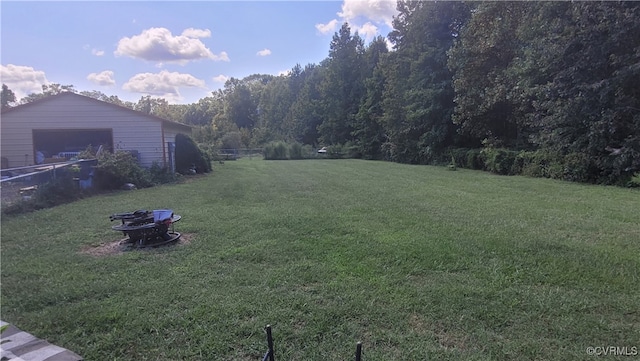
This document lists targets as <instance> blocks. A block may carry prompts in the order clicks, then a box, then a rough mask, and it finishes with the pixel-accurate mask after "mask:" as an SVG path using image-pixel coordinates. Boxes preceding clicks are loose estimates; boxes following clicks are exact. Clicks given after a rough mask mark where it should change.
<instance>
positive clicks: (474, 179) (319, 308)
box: [1, 159, 640, 361]
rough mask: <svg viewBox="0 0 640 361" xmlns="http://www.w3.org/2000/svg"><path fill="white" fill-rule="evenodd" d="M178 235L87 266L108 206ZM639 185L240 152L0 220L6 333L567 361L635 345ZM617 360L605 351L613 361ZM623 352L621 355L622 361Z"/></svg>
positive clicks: (125, 349) (104, 240) (290, 353)
mask: <svg viewBox="0 0 640 361" xmlns="http://www.w3.org/2000/svg"><path fill="white" fill-rule="evenodd" d="M157 208H171V209H173V210H174V211H175V212H176V213H177V214H180V215H182V217H183V218H182V220H181V221H180V222H178V223H177V224H176V230H177V231H179V232H182V233H183V235H185V240H188V242H182V244H178V245H175V246H171V247H163V248H156V249H152V250H145V251H128V252H122V253H116V254H99V255H94V254H89V253H86V252H87V251H88V250H91V249H95V248H96V247H99V246H101V245H104V244H108V243H109V242H113V241H115V240H118V239H120V238H122V235H121V234H119V233H117V232H115V231H113V230H111V228H110V227H111V226H112V225H113V224H115V223H111V222H110V221H109V215H110V214H112V213H118V212H126V211H134V210H136V209H150V210H151V209H157ZM639 210H640V192H639V191H638V190H631V189H623V188H614V187H601V186H592V185H581V184H574V183H566V182H558V181H552V180H547V179H531V178H524V177H503V176H496V175H491V174H488V173H483V172H476V171H469V170H458V171H455V172H454V171H449V170H447V169H446V168H443V167H430V166H411V165H402V164H394V163H386V162H371V161H358V160H306V161H264V160H256V159H253V160H239V161H236V162H226V163H225V164H224V165H217V164H216V167H215V170H214V172H213V173H212V174H211V175H208V176H203V177H196V178H192V179H189V180H188V181H186V182H185V183H182V184H178V185H171V186H162V187H156V188H150V189H144V190H137V191H130V192H118V193H114V194H108V195H103V196H98V197H93V198H89V199H85V200H82V201H79V202H76V203H73V204H68V205H64V206H60V207H57V208H54V209H48V210H43V211H39V212H35V213H32V214H27V215H22V216H17V217H16V216H14V217H7V216H5V217H3V218H2V240H1V241H2V244H1V247H2V248H1V250H2V254H1V257H2V259H1V261H2V263H1V271H2V290H1V291H2V309H1V311H2V315H1V318H2V319H3V320H4V321H7V322H10V323H14V324H15V325H16V326H18V327H19V328H21V329H23V330H25V331H27V332H30V333H33V334H34V335H36V336H38V337H41V338H44V339H47V340H48V341H50V342H52V343H54V344H57V345H59V346H63V347H66V348H69V349H71V350H72V351H74V352H76V353H78V354H80V355H82V356H84V357H85V358H86V360H258V359H260V358H261V357H262V355H263V354H264V352H265V351H266V347H267V346H266V341H265V334H264V331H263V328H264V326H265V325H267V324H271V325H272V326H273V335H274V339H275V348H276V360H282V361H284V360H350V359H353V355H354V352H355V345H356V342H358V341H361V342H362V344H363V360H366V361H369V360H584V359H590V358H593V356H590V355H588V354H587V351H586V350H587V348H588V347H609V346H614V347H626V348H627V349H628V352H632V347H640V213H639ZM613 359H615V357H613ZM621 359H629V357H626V358H625V357H622V358H621Z"/></svg>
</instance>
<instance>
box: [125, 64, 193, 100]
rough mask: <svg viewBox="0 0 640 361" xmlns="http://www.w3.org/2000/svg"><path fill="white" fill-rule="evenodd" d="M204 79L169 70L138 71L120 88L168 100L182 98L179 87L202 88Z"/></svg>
mask: <svg viewBox="0 0 640 361" xmlns="http://www.w3.org/2000/svg"><path fill="white" fill-rule="evenodd" d="M204 87H205V83H204V80H201V79H198V78H196V77H194V76H193V75H191V74H184V73H177V72H169V71H167V70H162V71H161V72H159V73H139V74H136V75H134V76H133V77H131V79H129V80H128V81H127V82H126V83H124V84H123V85H122V89H124V90H127V91H130V92H132V93H141V94H144V95H151V96H156V97H162V98H166V99H167V100H168V101H179V100H180V99H182V97H181V95H180V91H179V90H180V88H204Z"/></svg>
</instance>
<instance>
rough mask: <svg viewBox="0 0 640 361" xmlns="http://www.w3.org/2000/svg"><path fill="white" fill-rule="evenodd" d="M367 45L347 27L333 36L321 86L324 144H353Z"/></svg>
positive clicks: (321, 131)
mask: <svg viewBox="0 0 640 361" xmlns="http://www.w3.org/2000/svg"><path fill="white" fill-rule="evenodd" d="M363 53H364V42H363V40H362V38H360V36H359V35H358V33H356V34H354V35H351V28H350V27H349V24H347V23H344V24H343V25H342V27H341V28H340V30H339V31H338V32H337V33H335V34H334V35H333V39H332V40H331V44H330V47H329V58H328V59H327V60H326V63H325V66H326V71H325V72H324V73H323V74H324V79H323V81H322V84H321V92H322V99H323V101H324V104H323V107H324V114H325V117H324V119H323V121H322V123H321V124H320V126H319V127H318V132H319V134H320V138H321V142H322V143H323V144H343V143H345V142H347V141H350V140H352V139H353V138H352V135H351V133H352V131H353V123H354V119H355V116H356V114H357V113H358V108H359V105H360V102H361V100H362V97H363V96H364V77H363V74H364V73H363V69H364V66H363V65H364V61H363Z"/></svg>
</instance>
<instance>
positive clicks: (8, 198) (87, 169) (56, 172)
mask: <svg viewBox="0 0 640 361" xmlns="http://www.w3.org/2000/svg"><path fill="white" fill-rule="evenodd" d="M96 164H97V160H95V159H89V160H74V161H66V162H60V163H50V164H39V165H34V166H28V167H18V168H8V169H2V170H0V176H1V179H0V194H1V198H2V204H8V203H13V202H15V201H17V200H20V199H29V198H30V197H31V196H32V195H33V193H35V191H36V190H37V189H38V187H39V186H41V185H43V184H45V183H48V182H51V181H54V180H55V179H56V178H57V177H61V176H65V175H68V174H71V175H72V176H73V178H74V180H76V181H77V184H78V187H79V188H89V187H91V179H92V176H93V172H92V171H93V166H95V165H96ZM74 165H75V166H76V167H74V168H73V169H72V168H71V166H74Z"/></svg>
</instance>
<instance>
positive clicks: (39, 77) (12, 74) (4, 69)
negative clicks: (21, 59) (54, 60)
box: [0, 64, 49, 99]
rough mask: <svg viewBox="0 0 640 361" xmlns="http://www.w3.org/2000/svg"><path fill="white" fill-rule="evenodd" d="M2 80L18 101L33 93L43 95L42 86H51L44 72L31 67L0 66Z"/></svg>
mask: <svg viewBox="0 0 640 361" xmlns="http://www.w3.org/2000/svg"><path fill="white" fill-rule="evenodd" d="M0 78H1V79H2V83H3V84H6V85H7V86H8V87H9V89H11V91H13V93H14V94H15V95H16V98H18V99H21V98H24V97H25V96H27V95H29V94H31V93H41V92H42V85H43V84H49V81H48V80H47V77H46V76H45V74H44V71H41V70H35V69H34V68H32V67H30V66H21V65H13V64H8V65H6V66H5V65H0Z"/></svg>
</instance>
